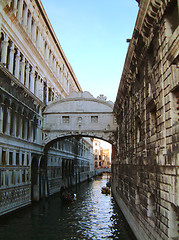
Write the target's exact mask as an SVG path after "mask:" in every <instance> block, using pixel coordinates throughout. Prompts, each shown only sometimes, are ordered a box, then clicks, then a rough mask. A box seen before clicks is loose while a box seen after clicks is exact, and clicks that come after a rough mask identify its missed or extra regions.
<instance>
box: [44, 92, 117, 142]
mask: <svg viewBox="0 0 179 240" xmlns="http://www.w3.org/2000/svg"><path fill="white" fill-rule="evenodd" d="M43 116H44V122H43V130H44V134H45V138H44V141H43V142H44V145H45V144H47V143H48V142H50V141H52V140H54V139H56V138H60V137H64V136H77V135H80V136H84V137H85V136H86V137H95V138H100V139H103V140H106V141H108V142H110V143H112V142H113V141H114V137H113V133H114V132H115V131H116V127H117V125H116V121H115V119H114V115H113V103H112V102H111V101H106V97H104V96H102V95H101V96H100V97H98V98H94V97H93V96H92V95H91V94H90V93H89V92H72V93H71V94H70V95H69V96H68V97H66V98H64V99H59V100H57V101H55V102H53V103H49V104H48V105H47V107H46V109H45V110H44V112H43Z"/></svg>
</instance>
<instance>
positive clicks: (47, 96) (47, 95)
mask: <svg viewBox="0 0 179 240" xmlns="http://www.w3.org/2000/svg"><path fill="white" fill-rule="evenodd" d="M46 89H47V92H46V93H47V94H46V103H48V102H49V101H48V98H49V87H48V85H47V88H46Z"/></svg>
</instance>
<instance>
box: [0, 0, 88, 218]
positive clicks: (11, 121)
mask: <svg viewBox="0 0 179 240" xmlns="http://www.w3.org/2000/svg"><path fill="white" fill-rule="evenodd" d="M0 32H1V35H0V215H3V214H6V213H8V212H11V211H13V210H16V209H18V208H20V207H23V206H26V205H28V204H30V203H31V200H38V199H39V198H40V197H42V196H44V195H47V194H52V193H54V192H57V191H59V190H60V186H61V185H62V184H66V185H68V184H71V183H77V182H79V181H82V180H84V179H86V178H87V175H88V174H90V172H91V173H92V168H93V165H92V144H91V142H90V141H87V140H83V139H78V141H76V140H75V139H74V138H71V139H68V140H64V141H60V143H58V144H57V145H56V143H54V145H53V144H52V145H51V148H50V149H48V152H44V145H43V140H44V134H43V116H42V113H43V110H44V108H45V106H46V105H47V104H48V103H49V102H53V101H55V100H56V99H62V98H65V97H67V96H68V95H69V94H70V93H71V92H74V91H77V92H78V91H81V90H82V89H81V87H80V84H79V83H78V80H77V78H76V76H75V74H74V72H73V70H72V67H71V65H70V64H69V62H68V60H67V58H66V56H65V54H64V52H63V50H62V48H61V46H60V43H59V41H58V39H57V37H56V35H55V33H54V30H53V28H52V26H51V24H50V21H49V19H48V17H47V15H46V13H45V11H44V8H43V6H42V4H41V1H39V0H1V1H0ZM60 144H62V145H61V146H60ZM78 144H79V145H80V148H79V149H78ZM74 145H75V147H72V146H74ZM62 146H63V148H62ZM80 149H83V150H80ZM46 150H47V148H46ZM80 151H81V152H80ZM84 153H85V155H84ZM67 155H68V157H67ZM69 156H70V157H69ZM74 157H75V158H76V159H75V164H76V165H77V167H78V168H77V169H78V170H79V171H78V173H76V172H75V171H74V169H73V167H74V165H73V163H72V162H73V159H74ZM62 165H63V166H62ZM68 171H70V173H71V174H72V176H70V175H69V174H68V173H67V172H68ZM75 174H76V175H75ZM74 176H75V177H76V178H77V179H74V178H75V177H74ZM43 186H45V190H44V192H43V189H44V188H43Z"/></svg>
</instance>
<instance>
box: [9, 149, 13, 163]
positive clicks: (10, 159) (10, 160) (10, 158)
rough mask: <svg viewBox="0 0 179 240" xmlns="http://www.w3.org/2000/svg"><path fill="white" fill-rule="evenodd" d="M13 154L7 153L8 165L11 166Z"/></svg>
mask: <svg viewBox="0 0 179 240" xmlns="http://www.w3.org/2000/svg"><path fill="white" fill-rule="evenodd" d="M12 159H13V152H9V165H12Z"/></svg>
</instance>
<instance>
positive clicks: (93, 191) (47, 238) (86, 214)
mask: <svg viewBox="0 0 179 240" xmlns="http://www.w3.org/2000/svg"><path fill="white" fill-rule="evenodd" d="M106 182H107V177H106V175H104V176H103V177H98V178H97V179H95V180H94V181H92V182H85V183H82V184H80V185H79V186H77V187H76V189H74V190H75V191H76V193H77V201H75V202H74V203H65V204H64V203H63V202H61V200H60V196H59V195H55V196H53V197H51V198H50V200H49V201H48V202H46V203H45V205H43V203H42V202H40V203H38V204H34V205H32V206H31V207H29V208H26V209H23V210H22V211H20V212H18V213H16V214H14V215H12V216H8V217H7V218H3V219H1V220H0V239H1V240H11V239H12V240H15V239H18V240H42V239H43V240H65V239H66V240H68V239H98V240H99V239H120V240H133V239H135V238H134V236H133V234H132V232H131V230H130V229H129V227H128V224H127V223H126V221H125V219H124V217H123V215H122V213H121V211H120V210H119V208H118V207H117V205H116V203H115V202H114V199H113V197H112V196H111V195H105V194H101V187H102V186H105V185H106Z"/></svg>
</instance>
